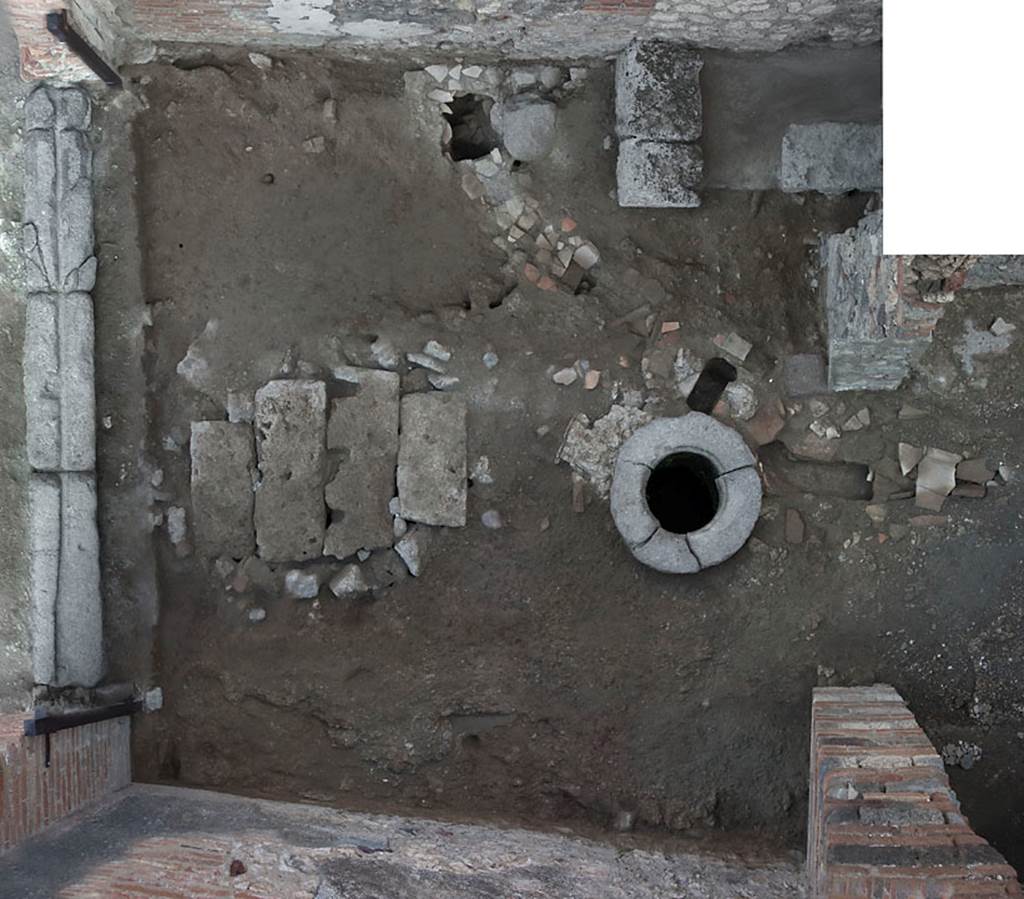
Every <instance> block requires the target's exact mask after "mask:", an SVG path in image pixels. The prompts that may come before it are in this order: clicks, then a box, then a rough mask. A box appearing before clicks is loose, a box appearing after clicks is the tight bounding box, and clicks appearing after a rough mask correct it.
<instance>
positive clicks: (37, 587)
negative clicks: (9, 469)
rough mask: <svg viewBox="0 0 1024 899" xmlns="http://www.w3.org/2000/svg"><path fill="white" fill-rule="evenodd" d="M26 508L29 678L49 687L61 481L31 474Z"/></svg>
mask: <svg viewBox="0 0 1024 899" xmlns="http://www.w3.org/2000/svg"><path fill="white" fill-rule="evenodd" d="M28 509H29V522H28V537H29V593H30V597H29V608H30V618H29V625H30V627H31V634H32V679H33V680H34V681H35V683H37V684H52V683H53V682H54V675H55V670H54V663H55V659H56V638H57V635H56V618H57V582H58V576H59V570H60V478H59V477H57V476H56V475H47V474H33V475H31V476H30V477H29V482H28Z"/></svg>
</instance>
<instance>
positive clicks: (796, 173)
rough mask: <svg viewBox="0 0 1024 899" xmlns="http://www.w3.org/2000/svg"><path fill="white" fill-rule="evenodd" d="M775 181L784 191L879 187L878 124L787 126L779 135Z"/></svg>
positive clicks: (872, 188)
mask: <svg viewBox="0 0 1024 899" xmlns="http://www.w3.org/2000/svg"><path fill="white" fill-rule="evenodd" d="M779 183H780V186H781V187H782V189H783V191H786V192H787V193H798V192H801V191H808V190H816V191H820V192H821V193H825V194H841V193H846V192H847V191H850V190H881V189H882V126H881V125H864V124H857V123H840V122H819V123H816V124H813V125H790V126H789V128H787V129H786V133H785V135H783V138H782V167H781V170H780V173H779Z"/></svg>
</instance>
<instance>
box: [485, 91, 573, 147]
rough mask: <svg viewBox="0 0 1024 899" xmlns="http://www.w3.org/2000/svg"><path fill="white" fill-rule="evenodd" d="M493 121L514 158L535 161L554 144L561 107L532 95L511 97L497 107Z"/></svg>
mask: <svg viewBox="0 0 1024 899" xmlns="http://www.w3.org/2000/svg"><path fill="white" fill-rule="evenodd" d="M492 118H493V120H494V126H495V129H496V130H497V132H498V134H500V135H501V140H502V143H504V145H505V149H506V150H508V152H509V153H510V154H511V155H512V158H513V159H519V160H522V161H523V162H535V161H536V160H538V159H543V158H544V157H545V156H547V155H548V154H549V153H550V152H551V148H552V147H553V146H554V145H555V134H556V132H555V128H556V125H557V122H558V108H557V107H556V106H555V104H554V103H552V102H550V101H548V100H541V99H539V98H537V97H533V96H529V95H520V96H515V97H511V98H510V99H508V100H506V101H505V102H504V103H502V104H500V105H498V106H495V107H494V111H493V112H492Z"/></svg>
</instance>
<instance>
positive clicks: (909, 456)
mask: <svg viewBox="0 0 1024 899" xmlns="http://www.w3.org/2000/svg"><path fill="white" fill-rule="evenodd" d="M897 453H898V455H899V459H900V473H901V474H902V475H903V476H904V477H905V476H906V475H908V474H910V472H912V471H913V470H914V469H915V468H916V467H917V463H918V462H920V461H921V458H922V457H923V456H924V450H923V449H921V447H919V446H912V445H911V444H909V443H901V444H900V445H899V447H898V448H897Z"/></svg>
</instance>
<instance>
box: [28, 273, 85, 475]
mask: <svg viewBox="0 0 1024 899" xmlns="http://www.w3.org/2000/svg"><path fill="white" fill-rule="evenodd" d="M93 349H94V336H93V311H92V300H91V298H90V297H89V295H88V294H85V293H72V294H68V295H66V296H53V295H50V294H34V295H32V296H30V297H29V298H28V302H27V304H26V309H25V346H24V355H23V366H22V370H23V378H24V388H25V418H26V420H25V438H26V447H27V454H28V460H29V465H31V466H32V467H33V468H35V469H36V470H37V471H91V470H92V469H93V468H94V467H95V464H96V397H95V387H94V379H93Z"/></svg>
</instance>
